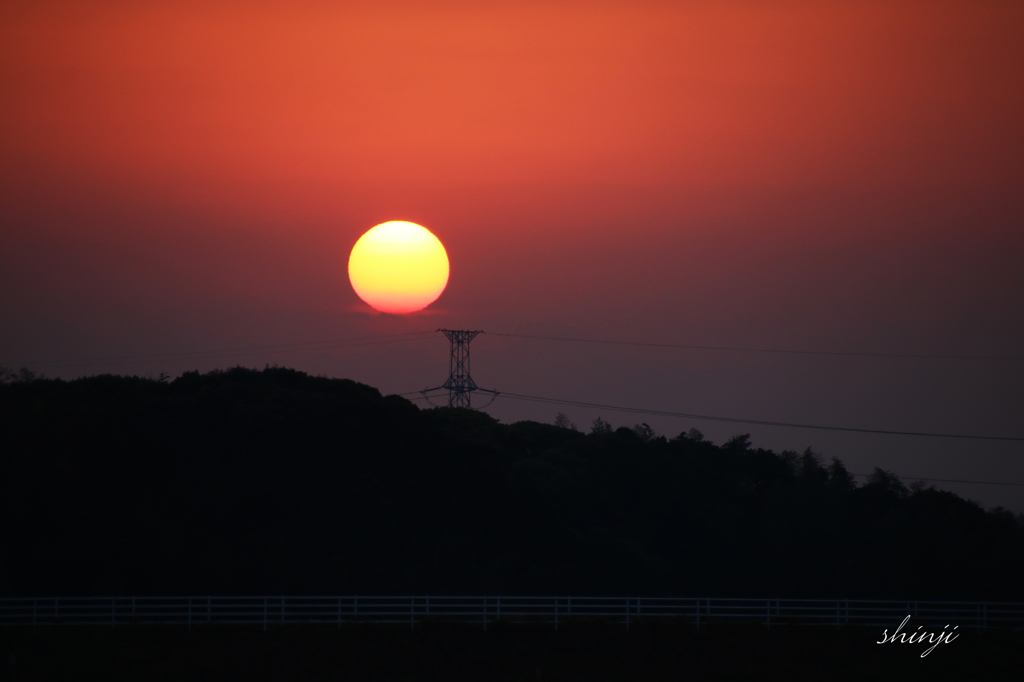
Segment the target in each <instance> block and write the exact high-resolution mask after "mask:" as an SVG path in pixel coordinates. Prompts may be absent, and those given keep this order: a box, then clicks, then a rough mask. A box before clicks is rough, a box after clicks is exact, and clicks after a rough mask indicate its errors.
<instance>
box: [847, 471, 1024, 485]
mask: <svg viewBox="0 0 1024 682" xmlns="http://www.w3.org/2000/svg"><path fill="white" fill-rule="evenodd" d="M850 475H851V476H863V477H864V478H867V477H869V476H870V475H871V474H850ZM896 476H897V477H899V478H900V479H903V480H905V481H932V482H933V483H977V484H978V485H1014V486H1024V483H1011V482H1007V481H964V480H960V479H957V478H928V477H927V476H904V475H902V474H896Z"/></svg>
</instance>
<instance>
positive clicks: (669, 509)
mask: <svg viewBox="0 0 1024 682" xmlns="http://www.w3.org/2000/svg"><path fill="white" fill-rule="evenodd" d="M0 426H2V429H3V431H2V433H3V445H2V446H0V447H2V455H0V495H2V498H0V504H2V507H0V594H2V595H6V596H10V595H53V594H59V595H75V594H78V595H87V594H107V595H109V594H186V593H187V594H268V593H269V594H304V593H305V594H367V593H375V594H429V593H433V594H440V593H446V594H460V593H462V594H483V593H487V594H517V593H518V594H556V593H557V594H620V595H621V594H640V595H651V596H654V595H679V596H697V595H715V596H779V597H785V596H793V597H797V596H808V597H847V598H857V597H874V598H904V599H914V598H950V599H1000V600H1003V599H1021V598H1024V589H1022V586H1021V580H1020V576H1021V575H1024V523H1022V520H1021V519H1020V517H1017V516H1014V515H1013V514H1011V513H1009V512H1006V511H1001V510H996V511H984V510H982V509H981V508H979V507H978V506H977V505H976V504H974V503H972V502H969V501H965V500H963V499H961V498H959V497H957V496H956V495H954V494H952V493H949V492H943V491H939V490H933V489H921V488H915V489H913V490H907V489H906V488H905V487H904V486H903V484H902V483H900V482H899V481H898V480H897V479H895V477H892V476H889V475H886V474H885V473H884V472H881V471H876V475H875V476H874V478H873V479H872V481H871V482H870V483H869V484H867V485H863V486H859V487H858V486H855V485H854V483H853V481H852V478H851V477H850V476H849V474H847V473H846V470H845V469H844V468H843V466H842V464H841V463H839V462H837V461H835V460H833V461H832V462H831V464H829V463H823V462H822V461H821V460H820V459H819V458H817V457H816V456H815V455H814V454H813V453H811V452H810V451H808V452H806V453H804V454H803V455H798V454H796V453H782V454H776V453H773V452H771V451H767V450H762V449H758V448H754V447H752V446H751V445H750V444H749V442H748V440H747V439H746V438H745V437H742V436H741V437H737V438H734V439H733V440H731V441H729V442H728V443H726V444H724V445H721V446H716V445H714V444H712V443H709V442H707V441H704V440H700V439H698V438H697V437H696V436H697V434H696V433H695V432H691V433H692V434H693V435H692V436H687V435H680V436H678V437H675V438H672V439H666V438H663V437H656V438H652V437H650V434H649V433H646V432H645V431H644V430H643V429H640V430H633V429H626V428H620V429H618V430H614V431H609V432H606V433H593V434H583V433H580V432H577V431H575V430H572V429H568V428H561V427H558V426H554V425H548V424H539V423H535V422H520V423H516V424H500V423H498V422H497V421H495V420H494V419H493V418H491V417H490V416H488V415H487V414H484V413H482V412H472V411H467V410H453V409H447V408H446V409H430V410H420V409H418V408H417V407H416V406H415V405H413V404H412V403H410V402H409V401H407V400H405V399H403V398H400V397H397V396H387V397H383V396H381V395H380V393H379V392H378V391H377V390H376V389H373V388H371V387H369V386H365V385H362V384H357V383H355V382H352V381H347V380H337V379H326V378H315V377H311V376H307V375H305V374H303V373H301V372H296V371H293V370H288V369H279V368H268V369H265V370H263V371H256V370H248V369H241V368H239V369H232V370H229V371H225V372H213V373H210V374H204V375H200V374H198V373H187V374H185V375H183V376H181V377H179V378H178V379H176V380H174V381H171V382H162V381H157V380H151V379H142V378H137V377H119V376H109V375H107V376H97V377H91V378H86V379H79V380H75V381H69V382H65V381H59V380H58V381H53V380H34V381H14V382H9V383H6V384H4V385H0Z"/></svg>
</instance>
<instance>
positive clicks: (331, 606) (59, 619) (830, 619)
mask: <svg viewBox="0 0 1024 682" xmlns="http://www.w3.org/2000/svg"><path fill="white" fill-rule="evenodd" d="M906 616H911V618H912V621H913V623H914V626H915V627H916V626H918V625H929V626H936V627H942V626H945V625H951V626H953V625H955V626H960V627H963V628H975V629H978V630H982V629H987V628H1015V629H1020V628H1024V603H1008V602H957V601H892V600H887V601H879V600H863V599H857V600H855V599H848V600H847V599H723V598H706V597H700V598H697V597H694V598H670V597H665V598H662V597H509V596H494V597H486V596H478V597H443V596H441V597H439V596H420V597H412V596H410V597H386V596H348V597H289V596H277V597H223V596H205V597H202V596H200V597H9V598H3V599H0V625H8V626H11V625H21V626H33V627H35V626H41V625H55V624H67V625H109V626H117V625H131V624H170V625H187V626H188V627H190V628H191V627H192V626H193V625H199V624H207V623H209V624H214V623H215V624H249V625H259V626H262V627H263V628H264V629H266V628H267V627H269V626H271V625H285V624H299V623H319V624H330V625H337V626H338V627H341V626H342V625H344V624H346V623H407V624H409V626H410V627H415V625H416V624H417V623H422V622H423V621H427V620H429V621H435V622H469V623H478V624H482V625H483V627H484V628H486V627H487V624H488V623H493V622H496V621H501V622H535V623H547V624H551V625H553V626H554V627H555V628H556V629H557V628H558V626H559V624H564V623H567V622H583V621H604V622H612V623H620V624H623V625H625V626H626V627H629V625H630V624H631V623H637V622H659V621H660V622H670V621H674V622H682V623H690V624H692V625H695V626H696V627H698V628H699V627H700V626H701V625H706V624H709V623H725V622H731V623H758V624H764V625H766V626H768V627H771V626H773V625H782V624H814V625H833V626H836V627H840V626H845V625H857V626H879V627H894V626H896V625H898V624H899V623H900V622H901V621H902V620H903V619H904V618H905V617H906Z"/></svg>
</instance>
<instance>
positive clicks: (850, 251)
mask: <svg viewBox="0 0 1024 682" xmlns="http://www.w3.org/2000/svg"><path fill="white" fill-rule="evenodd" d="M4 15H5V18H4V21H3V22H2V24H0V92H2V96H0V177H2V183H0V211H2V216H3V217H2V222H0V232H2V237H3V241H2V243H3V248H4V255H5V256H6V258H5V259H4V261H5V264H4V267H3V268H0V320H2V322H0V364H5V365H8V366H20V365H23V364H24V365H27V366H29V367H30V368H34V369H37V370H39V371H42V372H44V373H46V374H47V375H48V376H60V377H64V378H72V377H76V376H81V375H86V374H94V373H101V372H115V373H131V374H134V373H138V374H143V375H151V376H156V375H157V374H159V373H160V372H168V373H170V374H172V375H173V374H178V373H180V372H182V371H185V370H190V369H200V370H204V371H205V370H209V369H213V368H216V367H227V366H232V365H236V364H243V365H248V366H263V365H264V364H266V363H278V364H282V365H287V366H293V367H296V368H298V369H302V370H304V371H308V372H311V373H324V374H328V375H330V376H339V377H350V378H353V379H356V380H359V381H362V382H365V383H368V384H371V385H373V386H376V387H379V388H380V389H381V390H382V391H383V392H385V393H392V392H404V391H411V390H417V389H421V388H425V387H427V386H436V385H438V384H440V383H442V382H443V381H444V379H445V377H446V374H447V352H448V347H447V342H446V341H445V340H444V339H443V337H441V336H440V335H439V334H438V335H436V336H433V337H427V338H425V339H422V340H416V341H402V342H389V343H370V344H366V345H358V346H350V347H334V348H331V347H322V346H323V345H321V346H316V347H312V348H307V349H305V350H301V351H294V350H289V351H288V352H279V351H271V350H268V349H265V348H264V349H260V348H259V347H265V346H273V345H275V344H298V343H304V342H317V341H325V340H334V339H347V338H354V337H363V336H376V335H384V334H397V333H403V332H409V331H421V330H431V329H436V328H438V327H449V328H476V329H483V330H486V331H488V332H492V334H490V335H483V336H481V337H479V338H478V339H477V340H476V341H474V342H473V346H472V347H473V374H474V378H475V379H476V381H477V383H478V384H480V385H482V386H486V387H489V388H496V389H499V390H503V391H509V392H516V393H524V394H530V395H540V396H550V397H556V398H567V399H573V400H582V401H589V402H597V403H605V404H614V405H626V406H636V407H644V408H651V409H659V410H670V411H681V412H689V413H699V414H710V415H721V416H736V417H746V418H752V419H764V420H776V421H787V422H801V423H818V424H834V425H842V426H855V427H863V428H878V429H893V430H909V431H942V432H959V433H976V434H988V435H1005V436H1024V419H1022V418H1021V415H1022V414H1024V390H1022V388H1021V387H1022V385H1024V381H1022V379H1024V361H1021V360H937V359H908V358H853V357H833V356H802V355H777V354H765V353H751V352H725V351H710V350H683V349H667V348H643V347H623V346H609V345H581V344H570V343H562V342H545V341H539V340H532V341H531V340H526V339H519V338H510V337H500V336H497V335H495V334H493V333H494V332H507V333H516V334H533V335H548V336H575V337H584V338H593V339H605V340H627V341H645V342H655V343H676V344H690V345H714V346H739V347H755V348H780V349H803V350H811V351H833V350H834V351H850V352H867V353H907V354H925V355H972V356H979V355H980V356H991V355H998V356H1018V357H1019V356H1024V343H1022V341H1024V304H1022V302H1024V267H1022V266H1021V263H1022V262H1024V193H1022V188H1024V132H1022V125H1021V121H1024V87H1022V86H1021V84H1022V83H1024V44H1022V42H1021V39H1020V36H1021V35H1024V5H1021V4H1020V3H1016V2H1006V3H1000V2H866V1H865V2H849V3H811V2H794V3H785V2H770V3H769V2H721V3H709V2H689V3H687V2H646V3H645V2H628V3H627V2H606V3H601V2H550V3H539V2H533V3H531V2H499V1H493V2H485V3H480V2H430V1H422V2H372V3H371V2H347V3H346V2H194V3H189V2H175V3H170V2H166V3H161V2H97V3H72V2H20V3H19V2H15V3H8V4H7V5H6V6H5V10H4ZM386 220H410V221H414V222H417V223H420V224H422V225H424V226H426V227H428V228H429V229H430V230H431V231H433V232H434V234H436V235H437V236H438V237H439V238H440V239H441V241H442V242H443V243H444V244H445V247H446V249H447V250H448V255H449V259H450V261H451V278H450V281H449V285H448V289H447V290H446V291H445V293H444V294H443V295H442V296H441V298H440V299H439V300H438V301H437V302H436V303H435V304H434V305H433V306H431V307H430V308H428V309H427V310H426V311H424V312H423V313H420V314H414V315H409V316H404V317H395V316H389V315H379V314H375V313H373V312H372V311H371V310H370V309H369V308H368V307H367V306H365V304H363V303H362V302H361V301H359V299H358V298H357V297H356V296H355V294H354V292H353V291H352V289H351V287H350V286H349V283H348V279H347V275H346V264H347V258H348V253H349V250H350V249H351V247H352V245H353V244H354V243H355V241H356V240H357V239H358V238H359V236H360V235H361V234H362V233H363V232H365V231H366V230H367V229H369V228H370V227H372V226H373V225H375V224H377V223H380V222H383V221H386ZM324 345H326V346H330V345H332V344H324ZM185 354H192V355H191V356H188V357H186V355H185ZM147 355H159V356H161V357H156V358H149V359H140V358H139V357H138V356H147ZM558 409H559V408H557V407H555V406H548V405H538V404H533V403H522V402H515V401H512V400H509V399H499V400H498V401H497V402H495V403H494V405H492V406H491V407H489V408H488V411H489V412H491V413H492V414H494V415H495V416H496V417H498V418H500V419H502V420H503V421H513V420H516V419H526V418H529V419H537V420H540V421H551V420H552V419H553V417H554V413H555V412H557V411H558ZM564 411H565V412H567V413H568V414H569V415H570V417H571V418H572V419H573V420H575V421H576V422H577V423H578V424H580V426H581V427H587V426H588V425H589V423H590V420H592V419H593V418H594V417H596V416H598V412H597V411H595V410H588V409H569V408H565V409H564ZM601 416H603V417H604V418H606V419H608V420H609V421H611V422H612V423H613V424H614V425H616V426H618V425H623V424H625V425H633V424H635V423H637V422H639V421H647V422H648V423H650V424H651V425H652V426H654V427H655V429H656V430H657V431H659V432H660V433H665V434H667V435H670V436H671V435H674V434H675V433H678V432H679V431H682V430H686V429H688V428H690V427H697V428H699V429H701V430H702V431H704V432H705V433H706V434H708V435H709V436H710V437H711V438H713V439H714V440H716V441H718V442H720V441H722V440H724V439H726V438H728V437H729V436H731V435H734V434H736V433H745V432H748V431H749V432H750V433H751V434H752V440H753V441H754V443H755V444H756V445H762V446H765V447H771V448H774V449H776V450H781V449H786V448H788V449H796V450H803V448H805V447H807V446H809V445H810V446H813V447H814V448H815V450H817V451H819V452H822V453H823V454H824V455H825V457H826V458H827V457H830V456H838V457H841V458H842V459H843V460H844V461H846V463H847V465H848V467H849V468H850V470H851V471H856V472H868V471H870V470H871V468H872V467H874V466H876V465H877V466H882V467H883V468H886V469H890V470H892V471H895V472H897V473H900V474H905V475H908V476H929V477H934V478H948V479H969V480H983V481H1016V482H1024V444H1022V443H1007V442H981V441H954V440H941V439H923V438H910V437H886V436H867V435H854V434H840V433H826V432H817V431H799V430H794V429H785V428H776V427H755V426H743V425H739V424H722V423H703V422H699V421H695V420H677V419H670V418H655V417H651V418H643V417H640V416H638V415H620V414H616V413H613V412H607V411H605V412H602V413H601ZM939 485H940V487H947V488H949V489H953V490H955V491H957V492H959V493H960V494H963V495H965V496H968V497H971V498H973V499H977V500H979V501H980V502H982V503H983V504H985V505H986V506H991V505H995V504H1002V505H1005V506H1008V507H1011V508H1014V509H1016V510H1018V511H1024V488H1021V487H1016V488H1014V487H1004V486H981V485H966V484H939Z"/></svg>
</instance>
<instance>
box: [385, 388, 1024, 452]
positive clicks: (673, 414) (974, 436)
mask: <svg viewBox="0 0 1024 682" xmlns="http://www.w3.org/2000/svg"><path fill="white" fill-rule="evenodd" d="M402 395H411V394H410V393H405V394H402ZM501 395H502V396H504V397H506V398H512V399H513V400H525V401H528V402H537V403H549V404H553V405H569V406H571V407H588V408H592V409H600V410H614V411H617V412H629V413H632V414H650V415H656V416H661V417H680V418H684V419H698V420H703V421H716V422H731V423H735V424H755V425H758V426H784V427H787V428H794V429H816V430H820V431H847V432H851V433H877V434H883V435H888V436H927V437H930V438H966V439H970V440H1002V441H1014V442H1024V438H1021V437H1016V436H981V435H977V434H960V433H933V432H928V431H896V430H889V429H862V428H856V427H853V426H827V425H823V424H799V423H794V422H777V421H769V420H764V419H743V418H740V417H718V416H713V415H707V414H690V413H688V412H669V411H667V410H645V409H641V408H638V407H623V406H621V405H605V404H603V403H588V402H583V401H581V400H562V399H558V398H545V397H543V396H535V395H523V394H522V393H506V392H504V391H502V392H501Z"/></svg>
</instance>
